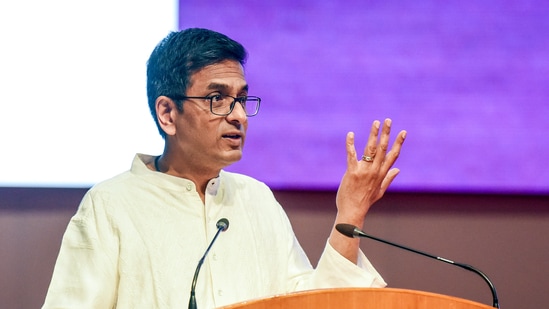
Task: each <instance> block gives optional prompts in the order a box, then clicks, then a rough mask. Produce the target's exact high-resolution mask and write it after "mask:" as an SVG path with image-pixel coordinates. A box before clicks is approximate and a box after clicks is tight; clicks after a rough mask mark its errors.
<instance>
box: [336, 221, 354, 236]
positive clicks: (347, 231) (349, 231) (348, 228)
mask: <svg viewBox="0 0 549 309" xmlns="http://www.w3.org/2000/svg"><path fill="white" fill-rule="evenodd" d="M355 229H356V226H354V225H351V224H347V223H340V224H336V230H337V231H338V232H340V233H341V234H343V235H345V236H347V237H350V238H354V237H355Z"/></svg>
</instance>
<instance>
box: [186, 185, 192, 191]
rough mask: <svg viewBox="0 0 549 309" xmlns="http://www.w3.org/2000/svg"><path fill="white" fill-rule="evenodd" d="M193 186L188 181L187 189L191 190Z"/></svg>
mask: <svg viewBox="0 0 549 309" xmlns="http://www.w3.org/2000/svg"><path fill="white" fill-rule="evenodd" d="M192 188H193V185H191V184H190V183H188V184H187V191H191V190H192Z"/></svg>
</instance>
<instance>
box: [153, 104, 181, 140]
mask: <svg viewBox="0 0 549 309" xmlns="http://www.w3.org/2000/svg"><path fill="white" fill-rule="evenodd" d="M155 107H156V119H157V120H158V124H159V125H160V127H161V128H162V130H164V132H166V135H174V134H175V129H176V127H175V119H177V114H178V113H179V110H178V109H177V106H176V104H175V102H174V101H173V100H172V99H170V98H168V97H166V96H159V97H158V98H156V101H155Z"/></svg>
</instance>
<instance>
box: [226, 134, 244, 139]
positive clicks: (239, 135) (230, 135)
mask: <svg viewBox="0 0 549 309" xmlns="http://www.w3.org/2000/svg"><path fill="white" fill-rule="evenodd" d="M222 137H223V138H228V139H241V138H242V135H241V134H223V135H222Z"/></svg>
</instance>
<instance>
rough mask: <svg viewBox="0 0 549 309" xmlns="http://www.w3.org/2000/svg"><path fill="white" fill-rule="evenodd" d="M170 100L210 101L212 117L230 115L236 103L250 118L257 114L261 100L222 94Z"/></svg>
mask: <svg viewBox="0 0 549 309" xmlns="http://www.w3.org/2000/svg"><path fill="white" fill-rule="evenodd" d="M170 98H171V99H172V100H188V99H201V100H209V101H210V111H211V112H212V114H214V115H218V116H227V115H229V114H230V113H232V111H233V109H234V106H235V105H236V102H238V103H240V105H242V107H243V108H244V111H245V112H246V116H248V117H252V116H255V115H257V113H258V112H259V104H260V103H261V98H259V97H254V96H242V97H237V98H235V97H233V96H230V95H224V94H215V95H211V96H207V97H187V96H170Z"/></svg>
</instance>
